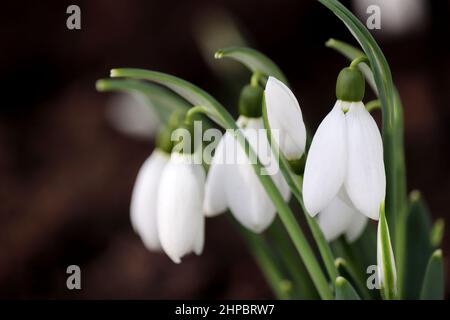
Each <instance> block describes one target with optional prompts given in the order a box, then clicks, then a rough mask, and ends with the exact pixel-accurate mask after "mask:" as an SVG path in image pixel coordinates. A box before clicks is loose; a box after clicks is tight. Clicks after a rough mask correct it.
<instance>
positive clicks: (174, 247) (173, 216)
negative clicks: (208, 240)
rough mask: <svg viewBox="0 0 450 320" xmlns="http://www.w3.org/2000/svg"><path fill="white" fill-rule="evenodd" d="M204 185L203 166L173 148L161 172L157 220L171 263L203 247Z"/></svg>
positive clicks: (164, 247) (197, 252)
mask: <svg viewBox="0 0 450 320" xmlns="http://www.w3.org/2000/svg"><path fill="white" fill-rule="evenodd" d="M204 188H205V172H204V169H203V167H202V166H201V165H200V164H196V163H195V162H194V160H193V156H192V155H190V154H182V153H178V152H173V153H172V155H171V157H170V160H169V162H168V163H167V165H166V166H165V168H164V170H163V172H162V175H161V182H160V184H159V192H158V199H157V224H158V234H159V239H160V241H161V246H162V248H163V250H164V252H166V254H167V255H168V256H169V257H170V258H171V259H172V260H173V261H174V262H175V263H180V262H181V257H183V256H184V255H186V254H188V253H190V252H192V251H193V252H195V253H196V254H197V255H199V254H200V253H201V252H202V251H203V244H204V233H205V230H204V224H205V217H204V215H203V210H202V206H203V198H204Z"/></svg>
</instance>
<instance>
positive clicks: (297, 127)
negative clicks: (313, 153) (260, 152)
mask: <svg viewBox="0 0 450 320" xmlns="http://www.w3.org/2000/svg"><path fill="white" fill-rule="evenodd" d="M264 95H265V103H266V111H267V120H268V122H269V126H270V128H271V130H272V138H273V139H274V141H275V143H276V144H277V145H278V147H279V148H280V150H281V152H282V153H283V155H284V156H285V157H286V158H287V159H288V160H296V159H300V157H301V156H302V155H303V153H304V151H305V145H306V128H305V124H304V122H303V115H302V111H301V109H300V105H299V103H298V101H297V99H296V98H295V96H294V94H293V93H292V91H291V90H290V89H289V88H288V87H287V86H286V85H285V84H284V83H283V82H281V81H280V80H278V79H276V78H274V77H269V79H268V81H267V84H266V88H265V91H264Z"/></svg>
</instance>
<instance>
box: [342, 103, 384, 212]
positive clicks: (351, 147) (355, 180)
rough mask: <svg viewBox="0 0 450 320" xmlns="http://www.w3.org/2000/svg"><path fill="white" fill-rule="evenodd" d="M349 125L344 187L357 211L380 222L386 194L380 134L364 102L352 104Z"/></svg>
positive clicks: (347, 119)
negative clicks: (381, 207)
mask: <svg viewBox="0 0 450 320" xmlns="http://www.w3.org/2000/svg"><path fill="white" fill-rule="evenodd" d="M346 123H347V137H348V138H347V141H348V142H347V146H348V158H347V175H346V178H345V188H346V190H347V193H348V195H349V197H350V199H351V200H352V203H353V205H354V206H355V207H356V209H358V210H359V211H361V212H362V213H363V214H365V215H366V216H368V217H369V218H371V219H375V220H378V218H379V209H380V204H381V202H382V201H383V200H384V197H385V193H386V176H385V172H384V162H383V142H382V140H381V135H380V131H379V130H378V127H377V124H376V123H375V121H374V120H373V118H372V116H371V115H370V113H369V112H368V111H367V110H366V108H365V107H364V104H363V103H362V102H355V103H352V104H351V106H350V109H349V111H348V112H347V114H346Z"/></svg>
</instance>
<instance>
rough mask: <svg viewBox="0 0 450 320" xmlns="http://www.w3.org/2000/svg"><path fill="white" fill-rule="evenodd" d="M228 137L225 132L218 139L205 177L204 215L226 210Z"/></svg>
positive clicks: (214, 214)
mask: <svg viewBox="0 0 450 320" xmlns="http://www.w3.org/2000/svg"><path fill="white" fill-rule="evenodd" d="M230 138H231V139H233V138H232V137H230V136H229V134H228V133H225V135H224V136H223V138H222V139H221V140H220V142H219V144H218V145H217V147H216V150H215V153H214V157H213V159H212V161H211V166H210V168H209V171H208V176H207V177H206V183H205V200H204V202H203V211H204V214H205V216H206V217H215V216H217V215H219V214H221V213H223V212H225V211H226V210H227V200H226V194H225V187H224V185H225V179H226V177H227V167H228V165H227V164H226V163H225V156H226V153H227V150H226V148H227V144H228V143H229V140H230Z"/></svg>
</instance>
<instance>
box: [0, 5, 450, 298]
mask: <svg viewBox="0 0 450 320" xmlns="http://www.w3.org/2000/svg"><path fill="white" fill-rule="evenodd" d="M389 1H392V0H389ZM416 1H417V2H418V3H420V5H418V6H417V8H418V9H417V8H413V11H412V12H410V11H408V10H409V9H405V6H404V5H403V8H402V9H401V10H397V11H395V10H394V9H395V8H394V9H393V8H389V9H388V10H386V12H383V11H382V18H381V27H382V29H381V30H376V31H373V34H374V35H375V36H376V38H377V40H378V41H379V42H380V44H381V47H382V49H383V50H384V52H385V54H386V56H387V59H388V61H389V62H390V65H391V68H392V71H393V76H394V80H395V83H396V85H397V86H398V88H399V91H400V95H401V97H402V99H403V103H404V106H405V140H406V161H407V169H408V188H409V190H413V189H419V190H421V191H422V192H423V194H424V197H425V198H426V200H427V202H428V204H429V207H430V209H431V212H432V215H433V218H438V217H444V218H447V219H448V218H449V217H450V211H449V209H448V207H449V206H448V201H449V200H450V175H449V174H450V170H449V163H450V151H449V150H450V105H449V101H450V54H449V53H450V52H449V51H450V48H449V42H448V39H449V35H450V32H449V31H450V3H449V1H420V0H410V1H409V3H410V5H411V6H413V7H414V6H416V5H412V4H411V3H415V2H416ZM356 2H359V1H354V3H353V4H352V3H351V2H350V1H344V3H345V5H347V6H349V7H351V8H352V9H353V10H356V11H357V10H358V5H357V4H356ZM366 2H367V1H361V3H366ZM373 2H374V3H376V2H377V1H375V0H374V1H373ZM393 2H395V1H393ZM402 2H404V1H402ZM406 2H408V1H406ZM361 3H360V7H361ZM369 3H371V2H370V1H369ZM70 4H77V5H79V6H80V8H81V26H82V29H81V30H68V29H67V28H66V19H67V17H68V15H67V14H66V8H67V7H68V6H69V5H70ZM355 4H356V5H355ZM362 7H364V6H362ZM360 14H362V17H363V18H364V17H365V16H366V15H365V13H364V11H362V13H360ZM389 16H390V18H389ZM408 18H409V19H408ZM383 19H387V20H383ZM389 19H391V23H390V22H389ZM384 23H385V25H384ZM217 25H219V26H218V27H217ZM227 28H230V30H232V31H233V30H234V31H236V30H238V31H239V32H240V36H241V38H239V37H238V36H236V34H233V32H231V35H230V34H229V32H228V31H227V30H228V29H227ZM224 30H225V31H224ZM0 37H1V42H2V44H1V50H0V88H1V92H2V94H1V103H0V108H1V109H0V297H1V298H66V299H67V298H68V299H70V298H89V299H92V298H270V297H272V295H271V292H270V290H269V288H268V287H267V285H266V284H265V281H264V279H263V276H262V275H261V274H260V272H259V271H258V268H257V266H256V264H255V263H254V262H253V260H252V258H251V256H250V255H249V254H248V253H247V251H246V250H245V246H243V245H242V241H241V240H240V239H239V236H238V234H237V233H236V232H235V231H234V229H233V227H232V226H230V225H229V223H228V221H227V219H226V218H225V217H220V218H215V219H208V220H207V229H206V247H205V250H204V253H203V255H202V256H200V257H194V256H189V257H187V258H186V259H184V261H183V263H182V264H181V265H175V264H173V263H172V262H171V261H170V260H169V259H168V258H167V257H166V256H164V255H162V254H154V253H150V252H148V251H147V250H145V248H144V246H143V245H142V243H141V241H140V239H139V238H138V237H137V236H136V235H135V234H134V233H133V231H132V228H131V225H130V222H129V202H130V194H131V190H132V187H133V184H134V179H135V177H136V174H137V171H138V169H139V167H140V165H141V164H142V162H143V161H144V160H145V159H146V157H147V156H148V155H149V154H150V152H151V150H152V148H153V146H152V139H151V138H150V136H149V137H148V138H147V139H145V138H144V139H142V138H141V139H136V138H135V137H132V136H129V135H125V134H123V133H121V132H120V131H118V130H116V129H115V128H114V126H112V125H111V121H110V120H108V117H107V116H106V115H107V113H108V108H109V107H110V105H111V101H112V99H114V96H113V95H112V94H104V93H97V92H96V90H95V81H96V80H97V79H99V78H103V77H107V76H108V73H109V70H110V69H111V68H113V67H141V68H148V69H153V70H159V71H163V72H167V73H171V74H174V75H177V76H180V77H182V78H185V79H187V80H189V81H192V82H193V83H195V84H197V85H199V86H201V87H203V88H204V89H206V90H207V91H209V92H210V93H212V94H213V95H215V96H217V97H218V98H219V100H221V101H223V102H226V103H227V106H228V107H229V109H230V110H231V111H233V112H235V107H236V101H237V95H238V91H236V88H238V87H239V86H238V85H235V86H234V87H235V88H233V86H231V88H230V89H229V90H228V91H227V92H224V90H222V89H220V88H223V87H224V86H223V84H224V83H223V80H221V78H220V76H219V73H220V72H223V73H224V74H226V73H227V72H236V73H239V74H240V77H239V79H240V80H237V82H238V84H239V81H247V80H248V79H246V78H245V77H248V76H249V74H248V73H246V71H245V70H244V69H243V68H242V67H240V66H239V65H237V64H230V65H229V66H230V67H229V68H230V69H228V68H222V69H220V68H219V69H214V68H213V67H212V66H211V64H210V63H209V62H208V60H207V59H205V57H206V56H208V54H209V53H210V52H209V51H208V50H213V49H211V46H212V47H214V45H216V43H217V45H229V44H233V43H225V42H227V41H228V42H233V41H236V42H241V43H242V42H243V43H247V44H249V45H251V46H253V47H255V48H257V49H259V50H261V51H262V52H264V53H265V54H267V55H268V56H270V57H271V58H272V59H273V60H274V61H275V62H276V63H278V64H279V66H280V67H281V68H282V70H283V71H285V73H286V75H287V77H288V78H289V80H290V82H291V85H292V88H293V89H294V92H295V93H296V95H297V97H298V98H299V100H300V104H301V106H302V109H303V114H304V118H305V121H306V122H307V123H308V124H309V126H310V127H312V128H316V127H317V125H318V124H319V122H320V121H321V119H322V118H323V117H324V115H325V114H326V113H327V112H328V111H329V109H330V108H331V107H332V104H333V103H334V100H335V96H334V85H335V80H336V75H337V73H338V71H339V70H340V68H342V67H343V66H344V65H346V64H347V61H346V60H345V59H344V58H343V57H341V56H340V55H339V54H337V53H335V52H333V51H332V50H330V49H327V48H325V47H324V43H325V41H326V40H327V39H328V38H330V37H334V38H337V39H342V40H346V41H350V42H351V43H355V42H354V41H353V39H352V37H351V35H350V34H349V33H348V31H347V30H346V29H345V28H344V27H343V25H342V24H341V23H340V22H339V21H338V19H337V18H336V17H334V16H333V15H332V14H331V13H330V12H329V11H328V10H327V9H325V8H324V7H323V6H322V5H320V4H319V3H318V2H316V1H293V0H291V1H288V0H280V1H276V2H274V1H261V0H258V1H253V0H252V1H242V0H229V1H225V0H216V1H211V0H208V1H206V0H205V1H201V0H194V1H170V0H152V1H145V0H127V1H125V0H122V1H107V0H90V1H87V0H86V1H75V0H73V1H56V0H55V1H45V2H44V1H8V2H5V3H2V10H1V12H0ZM227 37H228V38H227ZM208 48H209V49H208ZM221 63H223V62H222V61H217V62H215V64H216V65H218V64H221ZM236 69H237V71H236ZM242 74H244V78H242ZM228 76H229V75H228ZM233 90H234V91H233ZM230 93H231V94H230ZM370 98H373V95H371V94H369V95H368V96H367V100H369V99H370ZM448 231H449V230H448V228H447V232H446V235H445V239H444V253H445V258H446V265H447V266H448V260H447V259H448V251H447V249H448V239H449V232H448ZM71 264H76V265H79V266H80V267H81V270H82V290H81V291H77V290H74V291H69V290H67V288H66V277H67V274H66V268H67V266H68V265H71ZM447 270H448V269H447ZM448 274H449V273H448V272H447V275H448ZM447 283H448V281H447ZM447 287H448V286H447ZM447 292H448V290H447Z"/></svg>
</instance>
